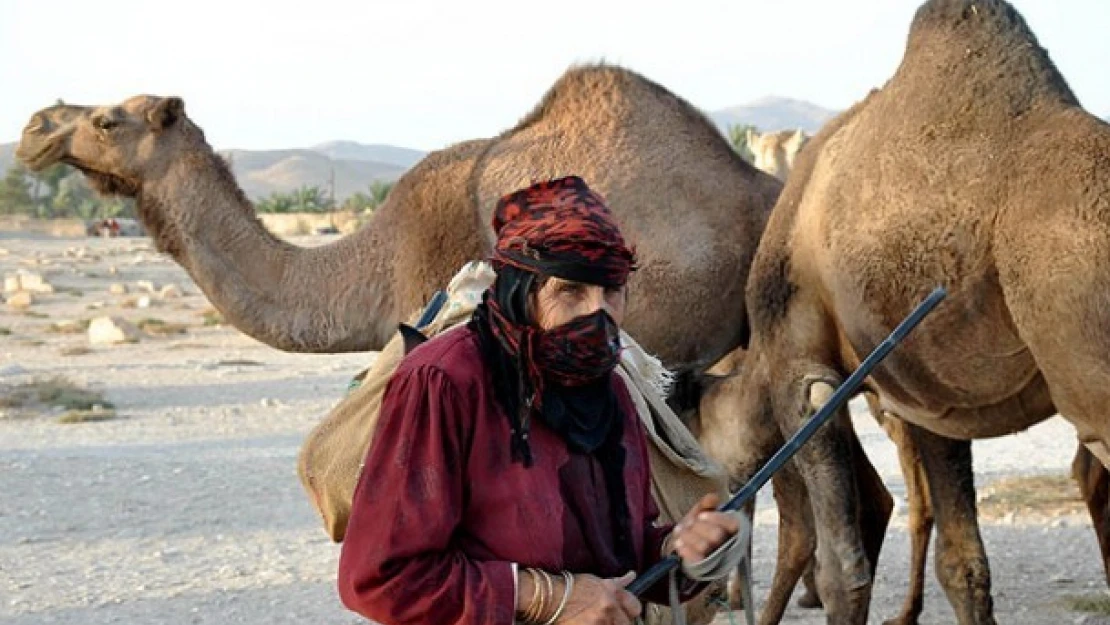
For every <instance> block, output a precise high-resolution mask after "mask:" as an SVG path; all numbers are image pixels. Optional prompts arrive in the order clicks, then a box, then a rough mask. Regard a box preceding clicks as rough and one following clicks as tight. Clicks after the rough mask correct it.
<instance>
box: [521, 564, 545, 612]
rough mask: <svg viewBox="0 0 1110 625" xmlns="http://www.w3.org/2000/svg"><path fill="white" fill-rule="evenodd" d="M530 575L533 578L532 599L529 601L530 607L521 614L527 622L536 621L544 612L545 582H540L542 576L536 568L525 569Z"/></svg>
mask: <svg viewBox="0 0 1110 625" xmlns="http://www.w3.org/2000/svg"><path fill="white" fill-rule="evenodd" d="M524 570H525V571H526V572H527V573H528V576H529V577H531V578H532V600H531V601H530V602H528V607H527V608H525V610H524V612H523V613H522V614H521V615H520V616H521V618H522V619H523V620H524V622H525V623H535V622H536V621H537V620H538V618H539V615H540V614H542V613H543V612H542V611H541V610H542V609H543V604H544V603H545V601H544V596H543V590H544V589H543V584H542V583H541V582H540V576H539V574H538V573H537V572H536V570H535V569H524Z"/></svg>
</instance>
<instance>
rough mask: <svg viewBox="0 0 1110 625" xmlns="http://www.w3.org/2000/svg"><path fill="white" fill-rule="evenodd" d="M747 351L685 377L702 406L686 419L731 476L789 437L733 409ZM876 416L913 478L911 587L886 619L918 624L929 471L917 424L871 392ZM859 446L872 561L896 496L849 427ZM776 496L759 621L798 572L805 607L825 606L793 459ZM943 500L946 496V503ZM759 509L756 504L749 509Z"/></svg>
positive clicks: (733, 591) (779, 611) (777, 617)
mask: <svg viewBox="0 0 1110 625" xmlns="http://www.w3.org/2000/svg"><path fill="white" fill-rule="evenodd" d="M744 356H745V353H744V350H743V349H737V350H736V351H735V352H733V353H732V354H729V355H728V356H726V357H725V358H724V359H722V360H721V361H720V362H719V363H717V364H716V365H714V366H713V367H712V368H711V369H710V370H709V371H707V373H706V374H704V375H702V376H699V377H698V379H696V380H684V381H683V383H684V385H685V387H684V388H683V389H682V392H683V393H684V394H685V396H684V397H683V400H682V401H683V403H685V404H694V405H696V407H697V409H696V410H687V411H685V412H684V413H683V415H682V417H683V419H684V421H685V422H686V425H687V427H688V428H689V429H690V431H691V432H692V433H693V434H694V435H695V437H697V439H698V442H699V444H700V445H701V446H702V448H703V449H705V450H706V452H707V453H708V454H709V455H710V456H711V457H713V458H715V459H718V460H720V461H721V462H722V463H724V464H725V468H726V469H727V470H728V471H729V474H730V475H732V476H737V475H741V476H746V475H750V474H751V473H753V472H754V471H755V469H757V468H758V467H759V466H760V465H761V464H762V463H763V462H765V461H766V458H767V457H769V456H770V455H771V454H772V453H774V451H776V450H777V449H778V448H780V447H781V446H782V445H783V443H784V442H785V440H784V438H783V437H782V434H781V432H780V431H779V429H778V427H777V425H776V424H775V423H774V421H773V420H770V419H764V420H762V421H759V422H753V421H743V422H740V421H737V420H736V419H735V418H734V413H735V411H736V409H737V402H738V401H739V400H740V398H741V396H742V393H743V388H742V387H741V386H740V380H739V377H738V375H737V374H738V372H739V370H740V369H741V367H742V364H743V359H744ZM864 397H865V399H866V400H867V404H868V407H869V409H870V411H871V414H872V416H873V417H874V418H875V419H876V421H878V423H879V424H880V425H881V426H882V427H883V429H884V430H885V431H886V433H887V435H888V436H889V437H890V439H891V440H892V441H893V442H894V444H895V447H896V448H897V450H898V457H899V463H900V466H901V470H902V473H903V475H904V476H905V481H906V495H907V500H908V503H909V519H908V530H909V533H910V537H911V563H910V585H909V592H908V593H907V595H906V598H905V601H904V602H903V607H902V609H901V611H900V612H899V614H898V615H897V616H896V617H894V618H891V619H889V620H887V621H885V622H884V625H916V623H917V622H918V617H919V616H920V614H921V612H922V608H923V595H924V586H925V573H924V571H925V560H926V555H927V548H928V544H929V536H930V533H931V531H932V527H933V509H932V502H931V501H930V499H929V492H928V488H927V484H928V482H927V475H926V472H925V470H924V467H923V466H922V464H921V461H920V454H919V452H918V449H917V447H916V445H915V444H914V442H913V440H912V439H911V437H910V436H909V428H910V426H909V425H908V424H906V423H904V422H903V421H901V420H899V419H897V418H896V417H895V416H894V415H891V414H889V413H886V412H884V411H883V410H882V408H881V406H880V402H879V400H878V398H877V397H876V396H875V395H874V394H872V393H865V394H864ZM848 428H849V430H848V431H849V432H850V438H849V440H850V442H851V445H852V462H853V475H854V476H855V478H856V488H857V489H858V490H859V492H860V493H861V497H862V498H863V502H864V504H865V505H868V506H870V509H869V510H868V513H867V514H863V515H861V516H860V519H861V524H860V530H861V532H862V533H863V536H864V541H865V544H866V545H868V550H869V551H868V553H869V557H870V558H871V561H875V560H876V559H877V557H878V551H879V549H880V547H881V545H882V540H883V535H884V533H885V531H886V527H887V524H888V522H889V520H890V516H891V512H892V510H893V498H892V497H891V495H890V493H889V492H888V491H887V489H886V487H885V485H884V484H883V482H882V480H881V478H880V477H879V475H878V473H877V472H876V470H875V468H874V466H873V465H872V464H871V463H870V461H869V460H868V458H867V456H866V454H865V453H864V451H863V448H862V446H861V445H860V443H859V440H858V438H857V437H856V435H855V433H854V430H852V429H851V427H850V424H849V425H848ZM742 483H743V480H742V479H741V480H734V482H733V484H732V486H731V488H732V490H737V489H739V488H740V486H742ZM772 484H773V493H774V498H775V502H776V504H777V507H778V509H779V541H778V558H777V563H776V566H775V574H774V577H773V579H772V583H771V588H770V589H769V591H768V593H767V598H766V600H765V602H764V604H763V610H762V612H761V613H760V615H759V623H760V625H774V624H776V623H778V622H780V621H781V620H782V616H783V614H784V612H785V610H786V605H787V602H788V601H789V599H790V596H791V594H792V593H793V591H794V588H795V586H796V585H797V583H798V581H799V578H800V579H802V581H803V583H804V589H805V592H804V594H803V595H802V596H801V597H799V599H798V605H799V606H801V607H804V608H817V607H822V603H821V600H820V596H819V593H818V591H817V588H816V582H815V579H814V552H815V549H816V543H817V535H816V529H815V527H814V520H813V514H812V512H811V510H810V502H809V496H808V493H807V491H806V486H805V482H804V481H803V480H802V479H801V475H800V474H799V473H798V470H797V467H796V465H795V464H794V463H789V464H788V465H787V466H786V468H785V469H784V470H782V471H781V472H780V473H778V474H776V475H775V476H774V477H773V478H772ZM941 504H942V505H943V504H944V502H943V501H942V502H941ZM746 512H747V513H748V514H752V513H754V508H750V509H748V510H747V511H746ZM732 581H733V583H732V584H731V585H730V587H729V603H730V604H731V606H732V607H733V608H734V609H739V608H740V607H742V606H743V603H742V601H741V598H740V588H739V586H738V584H737V582H738V581H739V580H738V579H733V580H732Z"/></svg>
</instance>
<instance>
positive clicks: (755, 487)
mask: <svg viewBox="0 0 1110 625" xmlns="http://www.w3.org/2000/svg"><path fill="white" fill-rule="evenodd" d="M945 295H947V291H946V290H945V289H944V287H937V288H936V289H934V290H933V292H932V293H930V294H929V296H928V297H926V298H925V300H924V301H922V302H921V303H920V304H918V305H917V308H914V309H913V311H912V312H911V313H910V314H909V316H908V317H906V318H905V319H903V320H902V322H901V323H899V324H898V326H897V327H895V328H894V331H893V332H891V333H890V336H888V337H887V338H886V339H884V340H883V342H882V343H880V344H879V346H878V347H876V348H875V351H873V352H871V353H870V354H868V356H867V358H865V359H864V360H863V362H862V363H860V366H859V368H857V369H856V370H855V371H854V372H852V375H850V376H848V379H847V380H844V383H843V384H841V385H840V386H839V387H838V388H837V389H836V391H835V392H834V393H833V395H832V397H831V398H829V401H827V402H825V405H824V406H821V409H820V410H818V411H817V414H815V415H813V416H812V417H811V418H810V419H809V421H806V423H805V424H804V425H802V427H801V429H799V430H798V432H797V433H796V434H794V436H791V437H790V440H788V441H786V444H785V445H783V446H782V447H781V448H780V449H779V450H778V451H777V452H775V455H773V456H771V459H770V460H768V461H767V464H765V465H763V466H762V467H760V469H759V470H758V471H756V473H755V475H753V476H752V479H751V480H749V481H748V483H747V484H744V486H743V488H741V489H740V490H739V491H738V492H737V493H736V494H735V495H733V497H732V499H729V500H728V502H727V503H725V504H724V505H723V506H721V507H720V508H718V509H717V510H718V512H731V511H733V510H737V509H739V508H740V506H742V505H744V504H745V503H747V502H748V501H749V500H750V499H751V498H752V497H754V496H755V494H756V493H758V492H759V489H760V488H762V487H763V485H764V484H766V483H767V480H769V479H771V477H772V476H773V475H774V474H775V473H776V472H777V471H778V470H779V469H781V468H782V465H784V464H786V462H787V461H788V460H790V458H792V457H793V456H794V454H796V453H798V450H799V449H801V448H802V445H805V444H806V443H807V442H808V441H809V439H810V438H812V437H813V435H814V434H815V433H816V432H817V430H818V429H819V428H820V427H821V426H822V425H824V424H825V422H826V421H828V420H829V419H830V418H831V417H832V416H833V415H834V414H836V411H838V410H840V408H841V407H843V406H844V405H845V404H847V403H848V400H850V399H851V398H852V396H854V395H855V394H856V392H857V391H858V390H859V387H860V386H861V385H862V384H863V381H864V379H865V378H867V376H868V375H870V374H871V371H872V370H873V369H874V368H875V366H876V365H878V364H879V363H880V362H882V360H883V359H884V358H886V356H887V354H889V353H890V351H891V350H892V349H894V347H895V346H896V345H897V344H898V343H900V342H901V341H902V339H904V338H905V337H906V335H907V334H909V333H910V330H912V329H913V328H914V327H916V326H917V324H918V323H920V322H921V320H922V319H924V318H925V316H926V315H928V314H929V313H930V312H932V310H933V308H935V307H936V305H937V304H939V303H940V301H941V300H942V299H944V297H945ZM681 562H682V560H681V559H680V558H679V557H678V555H677V554H673V553H672V554H670V555H668V556H667V557H665V558H663V559H662V560H660V561H659V562H657V563H656V564H655V565H654V566H652V567H651V568H649V569H648V570H647V571H644V573H643V574H641V575H639V576H638V577H636V579H634V580H632V583H631V584H629V585H628V592H631V593H632V594H634V595H637V596H639V595H641V594H643V592H644V591H645V590H647V589H648V588H650V587H651V586H653V585H654V584H655V583H656V582H658V581H659V580H661V579H663V576H665V575H667V574H668V573H670V572H671V571H672V570H674V569H675V568H677V567H678V566H679V565H680V564H681Z"/></svg>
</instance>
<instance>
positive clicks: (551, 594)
mask: <svg viewBox="0 0 1110 625" xmlns="http://www.w3.org/2000/svg"><path fill="white" fill-rule="evenodd" d="M540 573H542V574H543V581H544V583H545V584H547V594H546V595H544V602H543V610H541V611H540V613H539V614H537V615H536V621H537V622H539V621H542V620H543V617H544V615H545V614H546V613H547V611H548V610H550V609H551V608H552V606H554V605H555V579H554V578H553V577H551V575H550V574H548V572H547V571H544V570H542V569H541V570H540Z"/></svg>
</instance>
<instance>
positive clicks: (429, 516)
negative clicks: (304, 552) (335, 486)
mask: <svg viewBox="0 0 1110 625" xmlns="http://www.w3.org/2000/svg"><path fill="white" fill-rule="evenodd" d="M612 380H613V381H612V385H613V392H614V393H616V394H617V397H618V399H619V401H620V403H621V413H622V414H623V415H624V418H625V421H624V431H623V441H622V444H623V446H624V449H625V464H624V476H625V484H626V491H627V504H628V510H629V513H630V519H631V527H632V528H634V531H633V535H632V542H633V549H634V553H635V557H636V561H637V570H638V571H643V570H644V569H645V568H647V567H648V566H650V565H651V564H653V563H655V562H656V561H658V560H659V559H660V550H661V546H662V541H663V539H664V537H665V536H666V535H667V534H668V533H669V532H670V530H671V526H670V525H665V526H663V525H661V526H656V525H655V520H656V516H657V514H658V511H657V508H656V506H655V502H654V500H653V499H652V497H651V475H650V466H649V459H648V449H647V439H646V437H645V433H644V430H643V426H642V424H641V423H640V421H639V418H638V417H637V413H636V409H635V407H634V405H633V404H632V401H631V399H630V397H629V396H628V391H627V389H626V388H625V387H624V384H623V382H622V381H621V379H620V378H619V377H618V376H616V375H613V376H612ZM530 445H531V449H532V454H533V457H534V462H535V464H534V465H533V466H532V467H530V468H525V467H524V466H523V465H522V464H521V463H519V462H513V461H512V459H511V456H510V428H509V421H508V418H507V417H506V415H505V413H504V412H503V411H502V409H501V407H500V405H499V403H498V402H497V400H496V399H495V397H494V394H493V382H492V380H491V378H490V374H489V372H488V370H487V368H486V366H485V364H484V362H483V360H482V358H481V355H480V347H479V344H478V338H477V335H476V334H475V332H474V331H473V330H471V329H470V328H469V327H467V326H463V327H460V328H456V329H454V330H450V331H448V332H445V333H443V334H441V335H439V336H437V337H436V338H434V339H432V340H431V341H428V342H427V343H424V344H423V345H421V346H420V347H418V348H416V349H415V350H414V351H413V352H412V353H411V354H409V355H408V356H407V357H406V358H405V359H404V360H403V361H402V362H401V364H400V366H399V367H398V368H397V371H396V372H395V374H394V376H393V378H392V380H391V381H390V382H389V385H388V387H387V389H386V391H385V395H384V398H383V402H382V408H381V416H380V421H379V422H378V425H377V430H376V432H375V435H374V441H373V443H372V444H371V446H370V449H369V452H368V454H367V457H366V464H365V468H364V469H363V472H362V477H361V479H360V481H359V484H358V486H357V488H356V491H355V495H354V502H353V509H352V512H351V517H350V524H349V526H348V528H347V533H346V537H345V538H344V544H343V548H342V553H341V556H340V561H339V574H338V586H339V595H340V597H341V599H342V601H343V604H344V605H345V606H347V608H349V609H350V610H353V611H355V612H357V613H359V614H362V615H363V616H366V617H367V618H370V619H372V620H375V621H378V622H380V623H384V624H386V625H402V624H418V623H419V624H425V625H433V624H434V625H450V624H456V625H510V624H511V623H513V620H514V617H515V612H516V610H515V606H516V595H515V592H516V591H515V576H514V573H513V571H514V569H513V566H514V564H516V565H519V566H521V567H538V568H542V569H545V570H547V571H550V572H555V571H560V570H568V571H571V572H573V573H590V574H594V575H598V576H600V577H617V576H620V575H622V574H623V573H625V572H626V571H624V570H621V569H622V567H621V566H620V565H619V560H618V558H617V556H616V554H615V550H614V548H613V546H612V543H613V539H612V536H613V528H612V526H611V522H610V518H609V517H610V512H609V511H610V505H609V500H608V496H607V494H606V488H605V479H604V475H603V473H602V468H601V464H600V463H599V462H598V461H597V460H596V459H595V458H593V457H591V456H589V455H584V454H572V453H570V452H569V451H568V450H567V447H566V443H565V442H564V441H563V440H562V439H561V438H559V437H558V436H557V435H556V434H555V433H553V432H552V431H551V430H549V429H547V428H546V427H545V426H544V425H543V424H542V423H541V422H538V421H534V422H533V425H532V428H531V433H530ZM635 528H639V530H635ZM699 586H700V584H699V585H693V584H688V583H683V584H680V588H681V590H682V599H683V600H686V599H688V598H689V597H690V596H691V595H692V594H693V593H694V592H696V591H697V589H698V587H699ZM644 599H646V600H649V601H655V602H660V603H665V602H666V600H667V594H666V584H665V580H664V582H660V583H658V584H656V585H655V586H654V587H653V588H652V589H651V590H650V591H649V592H648V593H646V594H645V596H644Z"/></svg>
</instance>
